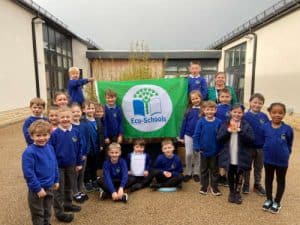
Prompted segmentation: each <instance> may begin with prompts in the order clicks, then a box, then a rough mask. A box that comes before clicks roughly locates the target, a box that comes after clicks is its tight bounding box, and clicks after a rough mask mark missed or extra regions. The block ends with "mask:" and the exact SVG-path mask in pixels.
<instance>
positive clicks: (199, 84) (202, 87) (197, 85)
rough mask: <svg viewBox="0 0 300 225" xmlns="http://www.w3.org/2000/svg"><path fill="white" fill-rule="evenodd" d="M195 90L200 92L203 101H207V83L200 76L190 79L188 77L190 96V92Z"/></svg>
mask: <svg viewBox="0 0 300 225" xmlns="http://www.w3.org/2000/svg"><path fill="white" fill-rule="evenodd" d="M193 90H198V91H199V92H200V93H201V95H202V98H203V100H205V99H206V96H207V82H206V80H205V79H204V78H203V77H201V76H200V75H198V76H196V77H193V76H192V75H189V77H188V94H190V92H191V91H193Z"/></svg>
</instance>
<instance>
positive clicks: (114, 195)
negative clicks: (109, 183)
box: [111, 192, 118, 201]
mask: <svg viewBox="0 0 300 225" xmlns="http://www.w3.org/2000/svg"><path fill="white" fill-rule="evenodd" d="M111 198H112V200H114V201H116V200H118V193H117V192H114V193H112V194H111Z"/></svg>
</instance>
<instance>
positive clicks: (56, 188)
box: [53, 183, 59, 191]
mask: <svg viewBox="0 0 300 225" xmlns="http://www.w3.org/2000/svg"><path fill="white" fill-rule="evenodd" d="M53 189H54V190H55V191H57V190H58V189H59V183H55V184H53Z"/></svg>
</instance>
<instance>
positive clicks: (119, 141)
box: [117, 135, 123, 144]
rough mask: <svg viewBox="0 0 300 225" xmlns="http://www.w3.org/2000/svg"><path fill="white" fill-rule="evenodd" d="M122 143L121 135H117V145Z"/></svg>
mask: <svg viewBox="0 0 300 225" xmlns="http://www.w3.org/2000/svg"><path fill="white" fill-rule="evenodd" d="M122 141H123V137H122V135H119V136H118V140H117V142H118V143H119V144H121V143H122Z"/></svg>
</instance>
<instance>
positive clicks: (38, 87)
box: [31, 16, 41, 98]
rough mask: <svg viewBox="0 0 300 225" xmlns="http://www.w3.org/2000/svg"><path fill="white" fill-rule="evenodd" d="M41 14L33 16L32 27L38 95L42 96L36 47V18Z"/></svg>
mask: <svg viewBox="0 0 300 225" xmlns="http://www.w3.org/2000/svg"><path fill="white" fill-rule="evenodd" d="M38 18H39V16H36V17H33V18H32V19H31V29H32V45H33V60H34V72H35V86H36V97H38V98H39V97H40V96H41V94H40V81H39V70H38V61H37V49H36V33H35V23H34V22H35V20H36V19H38Z"/></svg>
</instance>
